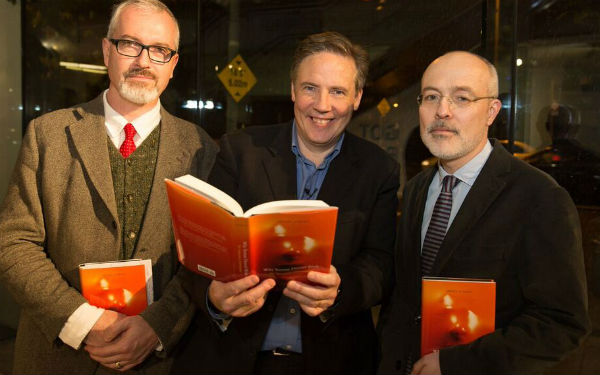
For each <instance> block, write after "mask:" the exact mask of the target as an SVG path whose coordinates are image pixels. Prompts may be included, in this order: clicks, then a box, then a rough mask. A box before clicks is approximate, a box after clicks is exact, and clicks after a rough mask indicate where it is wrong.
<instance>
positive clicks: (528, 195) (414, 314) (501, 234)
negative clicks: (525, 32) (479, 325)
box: [378, 51, 590, 375]
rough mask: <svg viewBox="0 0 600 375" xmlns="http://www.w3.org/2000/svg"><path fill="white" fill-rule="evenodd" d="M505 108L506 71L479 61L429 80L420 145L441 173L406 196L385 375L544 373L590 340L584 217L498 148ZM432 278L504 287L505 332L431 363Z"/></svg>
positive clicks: (431, 70)
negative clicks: (427, 308)
mask: <svg viewBox="0 0 600 375" xmlns="http://www.w3.org/2000/svg"><path fill="white" fill-rule="evenodd" d="M497 97H498V77H497V73H496V69H495V68H494V66H493V65H492V64H490V63H489V62H488V61H487V60H485V59H484V58H482V57H480V56H477V55H474V54H472V53H469V52H462V51H456V52H450V53H447V54H445V55H443V56H441V57H439V58H438V59H436V60H435V61H433V62H432V63H431V65H429V67H428V68H427V69H426V70H425V73H424V74H423V78H422V81H421V94H420V95H419V97H418V98H417V101H418V105H419V118H420V130H421V138H422V140H423V142H424V143H425V145H426V146H427V148H428V149H429V150H430V151H431V153H432V154H433V155H434V156H436V157H437V158H438V159H439V163H438V165H436V166H434V167H432V168H430V169H428V170H425V171H423V172H421V173H420V174H418V175H417V176H415V177H414V178H413V179H411V180H410V181H409V182H408V183H407V186H406V188H405V190H404V193H403V197H402V206H401V216H400V223H399V229H398V234H397V236H398V237H397V238H398V241H397V244H396V252H395V267H396V268H395V271H396V272H395V275H396V285H395V288H394V291H393V294H392V296H391V297H390V298H389V300H388V302H387V303H385V304H384V306H383V309H382V313H381V317H380V321H379V326H378V333H379V335H380V338H381V345H382V353H381V354H382V356H381V363H380V366H379V373H381V374H407V373H412V374H444V375H447V374H496V373H505V374H518V373H541V372H543V370H544V369H545V368H547V367H549V366H551V365H552V364H554V363H556V362H558V361H559V360H560V359H562V358H563V357H564V356H565V355H566V354H567V353H568V352H570V351H571V350H573V349H575V348H577V346H578V345H579V344H580V343H581V341H582V339H583V337H584V336H585V335H586V334H587V332H588V331H589V329H590V323H589V318H588V314H587V297H586V296H587V294H586V284H585V271H584V266H583V251H582V247H581V230H580V226H579V219H578V214H577V210H576V209H575V206H574V205H573V202H572V200H571V198H570V197H569V195H568V193H567V192H566V191H565V190H564V189H563V188H562V187H560V186H559V185H558V184H557V183H556V182H555V181H554V180H552V179H551V178H550V177H549V176H548V175H546V174H545V173H543V172H541V171H539V170H537V169H535V168H533V167H531V166H530V165H528V164H526V163H524V162H522V161H520V160H518V159H517V158H515V157H513V156H512V155H510V154H509V153H508V152H507V151H506V150H504V148H503V147H502V146H501V144H500V143H499V142H498V141H497V140H494V139H488V137H487V135H488V129H489V127H490V126H491V125H492V123H493V121H494V119H495V117H496V115H497V114H498V112H499V110H500V108H501V102H500V101H499V100H498V99H497ZM423 276H433V277H443V278H445V277H450V278H479V279H493V280H494V281H495V282H496V321H495V330H494V331H493V332H492V333H490V334H487V335H485V336H483V337H480V338H479V339H476V340H475V341H473V342H471V343H469V344H462V345H456V346H453V347H448V348H441V349H440V350H439V351H434V352H432V353H426V354H425V355H424V356H423V357H421V353H420V334H421V325H420V322H421V315H420V314H421V278H422V277H423ZM437 323H438V324H442V322H437Z"/></svg>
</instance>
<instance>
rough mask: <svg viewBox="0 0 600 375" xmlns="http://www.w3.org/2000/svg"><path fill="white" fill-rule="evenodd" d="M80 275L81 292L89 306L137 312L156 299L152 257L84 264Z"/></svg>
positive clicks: (123, 311) (125, 312) (80, 267)
mask: <svg viewBox="0 0 600 375" xmlns="http://www.w3.org/2000/svg"><path fill="white" fill-rule="evenodd" d="M79 277H80V279H81V294H83V296H84V297H85V299H87V300H88V302H89V303H90V305H94V306H97V307H102V308H104V309H109V310H114V311H117V312H120V313H122V314H126V315H137V314H139V313H141V312H142V311H144V310H145V309H146V307H148V305H149V304H151V303H152V301H153V299H154V289H153V285H152V261H151V260H150V259H144V260H142V259H130V260H120V261H114V262H98V263H83V264H80V265H79Z"/></svg>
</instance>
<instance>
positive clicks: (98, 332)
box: [83, 310, 127, 346]
mask: <svg viewBox="0 0 600 375" xmlns="http://www.w3.org/2000/svg"><path fill="white" fill-rule="evenodd" d="M126 317H127V315H124V314H120V313H118V312H116V311H112V310H104V312H103V313H102V315H100V319H98V321H97V322H96V324H94V326H93V327H92V329H91V330H90V332H89V333H88V334H87V336H86V337H85V339H84V340H83V341H84V342H85V343H86V344H88V345H93V346H103V345H106V344H107V343H108V342H109V341H110V340H109V341H106V339H105V338H104V333H105V330H106V328H108V327H110V326H111V325H112V324H113V323H115V322H116V321H118V320H121V319H124V318H126Z"/></svg>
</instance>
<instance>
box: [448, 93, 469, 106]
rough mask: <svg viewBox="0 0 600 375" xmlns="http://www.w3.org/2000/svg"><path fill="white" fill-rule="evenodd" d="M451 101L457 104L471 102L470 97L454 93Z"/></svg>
mask: <svg viewBox="0 0 600 375" xmlns="http://www.w3.org/2000/svg"><path fill="white" fill-rule="evenodd" d="M452 101H453V102H454V103H457V104H466V103H470V102H471V98H469V97H468V96H466V95H454V96H453V97H452Z"/></svg>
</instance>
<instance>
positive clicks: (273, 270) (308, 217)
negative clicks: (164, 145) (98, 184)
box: [166, 175, 338, 281]
mask: <svg viewBox="0 0 600 375" xmlns="http://www.w3.org/2000/svg"><path fill="white" fill-rule="evenodd" d="M166 184H167V195H168V199H169V206H170V208H171V217H172V219H173V220H172V221H173V232H174V235H175V243H176V247H177V253H178V256H179V261H180V262H181V264H183V266H185V267H186V268H188V269H190V270H192V271H193V272H196V273H198V274H200V275H203V276H205V277H208V278H212V279H216V280H219V281H231V280H236V279H240V278H242V277H245V276H247V275H250V274H256V275H258V276H259V277H260V278H275V279H280V280H301V281H306V274H307V273H308V272H309V271H311V270H314V271H319V272H329V267H330V265H331V256H332V252H333V243H334V239H335V229H336V222H337V212H338V209H337V207H330V206H328V205H327V204H326V203H325V202H322V201H317V200H285V201H273V202H267V203H264V204H261V205H258V206H255V207H253V208H251V209H249V210H248V211H246V212H244V211H243V210H242V207H241V206H240V205H239V204H238V203H237V202H236V201H235V200H234V199H233V198H232V197H230V196H229V195H227V194H226V193H224V192H223V191H221V190H219V189H218V188H216V187H214V186H212V185H210V184H208V183H206V182H204V181H202V180H199V179H197V178H195V177H192V176H190V175H186V176H182V177H179V178H176V179H175V181H171V180H166Z"/></svg>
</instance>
